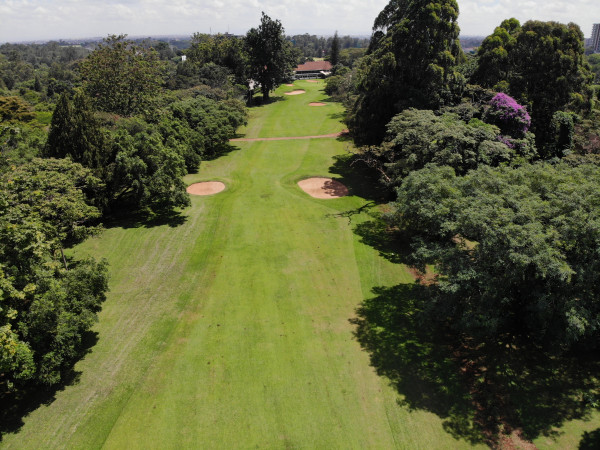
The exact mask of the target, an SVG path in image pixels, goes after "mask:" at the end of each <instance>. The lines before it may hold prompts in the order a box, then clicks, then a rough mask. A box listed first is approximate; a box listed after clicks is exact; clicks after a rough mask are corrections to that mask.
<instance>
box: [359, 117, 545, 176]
mask: <svg viewBox="0 0 600 450" xmlns="http://www.w3.org/2000/svg"><path fill="white" fill-rule="evenodd" d="M387 128H388V135H387V137H386V139H385V141H384V142H383V144H382V145H381V146H379V147H367V148H364V149H363V150H362V152H361V157H362V158H363V159H364V160H369V161H371V162H375V161H377V162H379V164H375V165H376V167H378V168H379V169H380V171H381V173H382V176H383V179H384V182H385V183H386V184H390V185H398V184H400V183H402V179H403V178H404V177H406V176H408V175H409V174H410V173H411V172H413V171H415V170H419V169H422V168H423V167H425V166H426V165H427V164H429V163H433V164H436V165H440V166H449V167H452V168H453V169H454V170H455V171H456V172H457V173H458V174H461V175H464V174H466V173H467V172H468V171H469V170H472V169H476V168H477V167H479V166H480V165H490V166H498V165H500V164H503V163H510V162H513V161H516V162H519V161H527V160H529V159H531V158H532V157H533V156H534V155H535V147H534V146H532V145H531V142H529V141H528V140H526V139H521V140H516V139H510V140H509V139H507V138H504V137H503V136H502V135H501V134H500V129H499V128H498V127H496V126H494V125H490V124H487V123H485V122H482V121H481V120H479V119H476V118H473V119H471V120H470V121H468V122H465V121H463V120H461V119H460V118H459V117H458V115H457V114H455V113H444V114H442V115H435V114H434V112H433V111H429V110H416V109H407V110H405V111H403V112H402V113H400V114H398V115H396V116H395V117H394V118H393V119H392V120H391V121H390V123H389V124H388V127H387Z"/></svg>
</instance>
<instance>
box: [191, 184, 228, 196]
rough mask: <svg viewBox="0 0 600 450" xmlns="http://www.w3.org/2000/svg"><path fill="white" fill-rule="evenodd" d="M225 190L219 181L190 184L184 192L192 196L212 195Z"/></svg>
mask: <svg viewBox="0 0 600 450" xmlns="http://www.w3.org/2000/svg"><path fill="white" fill-rule="evenodd" d="M224 189H225V185H224V184H223V183H221V182H220V181H204V182H202V183H194V184H190V185H189V186H188V187H187V189H186V191H187V192H188V194H192V195H212V194H217V193H219V192H221V191H222V190H224Z"/></svg>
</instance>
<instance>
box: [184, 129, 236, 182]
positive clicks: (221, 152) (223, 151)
mask: <svg viewBox="0 0 600 450" xmlns="http://www.w3.org/2000/svg"><path fill="white" fill-rule="evenodd" d="M235 137H236V138H239V137H244V136H243V135H239V134H237V133H236V135H235ZM236 150H239V147H236V146H235V145H231V144H229V143H225V144H221V145H219V146H218V147H217V148H215V150H214V151H213V152H211V153H210V154H205V155H202V161H214V160H215V159H218V158H220V157H221V156H225V155H228V154H229V153H231V152H233V151H236ZM190 173H191V172H190ZM196 173H197V171H196Z"/></svg>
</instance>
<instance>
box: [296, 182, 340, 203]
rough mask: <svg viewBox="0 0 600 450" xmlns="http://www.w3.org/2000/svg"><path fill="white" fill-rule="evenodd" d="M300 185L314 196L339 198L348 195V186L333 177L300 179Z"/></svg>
mask: <svg viewBox="0 0 600 450" xmlns="http://www.w3.org/2000/svg"><path fill="white" fill-rule="evenodd" d="M298 186H300V189H302V190H303V191H304V192H306V193H307V194H308V195H310V196H311V197H314V198H339V197H344V196H345V195H348V188H347V187H346V186H344V185H343V184H342V183H340V182H339V181H337V180H332V179H331V178H320V177H316V178H307V179H306V180H301V181H299V182H298Z"/></svg>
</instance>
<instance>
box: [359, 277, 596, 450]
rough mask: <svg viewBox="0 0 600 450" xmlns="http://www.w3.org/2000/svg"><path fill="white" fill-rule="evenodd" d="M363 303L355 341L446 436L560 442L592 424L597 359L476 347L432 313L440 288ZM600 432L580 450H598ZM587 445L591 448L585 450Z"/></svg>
mask: <svg viewBox="0 0 600 450" xmlns="http://www.w3.org/2000/svg"><path fill="white" fill-rule="evenodd" d="M373 294H374V297H373V298H369V299H366V300H364V301H363V303H362V304H361V306H360V307H359V308H358V309H357V317H356V318H355V319H352V320H351V322H352V323H353V324H354V325H355V326H356V329H355V336H356V338H357V340H358V342H359V343H360V345H361V346H362V347H363V349H365V350H366V351H367V352H368V353H369V355H370V359H371V364H372V366H373V367H374V368H375V369H376V371H377V373H378V374H379V375H380V376H384V377H386V378H387V379H388V380H389V381H390V383H391V385H392V386H393V387H394V388H395V389H396V390H397V391H398V394H400V399H399V403H400V404H401V405H402V406H405V407H407V408H409V409H411V410H425V411H429V412H432V413H434V414H436V415H437V416H439V417H440V418H442V419H443V426H444V429H445V430H446V431H447V432H448V433H450V434H451V435H452V436H453V437H454V438H456V439H464V440H466V441H467V442H469V443H478V442H483V443H486V444H488V445H490V446H496V445H497V444H498V438H499V436H500V434H501V433H506V434H510V433H512V432H513V431H516V432H517V433H518V434H520V435H521V436H522V437H523V438H524V439H528V440H533V439H535V438H538V437H540V436H547V437H550V438H553V437H557V436H558V432H557V431H556V427H560V426H561V425H562V424H564V423H565V422H566V421H570V420H573V419H584V420H585V419H586V418H589V415H590V412H591V411H592V409H593V408H592V406H591V403H590V401H588V400H586V398H587V397H586V395H587V396H588V397H589V393H593V392H597V389H598V388H599V385H598V374H599V373H600V370H599V363H598V358H597V355H589V354H588V355H582V354H579V355H556V354H551V353H549V352H548V351H546V350H544V349H542V348H539V347H535V346H533V345H532V344H531V343H530V342H528V340H527V338H526V337H525V338H522V339H516V338H510V337H509V336H500V337H499V338H498V339H497V342H496V343H494V344H492V343H489V342H477V341H476V340H475V339H473V338H470V337H468V336H465V335H459V334H458V333H456V332H454V331H452V330H451V328H450V326H449V325H450V324H449V323H444V321H443V320H441V319H440V317H439V315H438V316H436V312H435V311H434V310H433V309H432V308H431V307H429V305H431V304H432V298H433V296H436V295H437V296H438V298H439V292H438V291H437V287H436V286H435V285H429V286H423V285H418V284H413V285H410V284H408V285H407V284H401V285H398V286H394V287H378V288H375V289H373ZM598 439H599V432H598V431H597V430H596V431H594V432H592V433H586V435H585V436H584V439H583V440H582V442H581V444H580V448H599V447H595V446H594V445H597V443H598ZM586 445H587V447H586Z"/></svg>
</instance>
